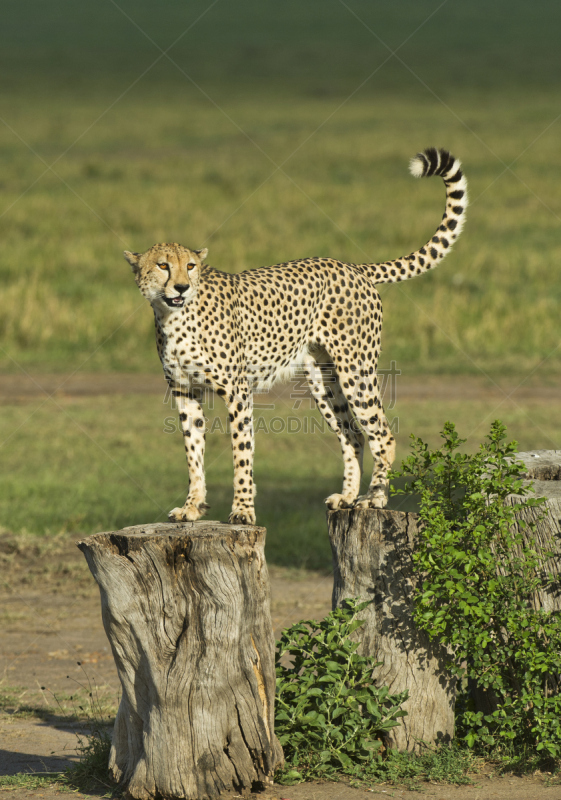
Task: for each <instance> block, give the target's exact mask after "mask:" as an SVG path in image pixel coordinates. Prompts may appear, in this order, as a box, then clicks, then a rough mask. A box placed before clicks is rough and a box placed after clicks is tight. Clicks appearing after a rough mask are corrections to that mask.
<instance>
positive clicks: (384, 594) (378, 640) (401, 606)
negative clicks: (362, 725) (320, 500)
mask: <svg viewBox="0 0 561 800" xmlns="http://www.w3.org/2000/svg"><path fill="white" fill-rule="evenodd" d="M517 458H519V459H520V460H522V461H523V462H524V463H525V464H526V466H527V472H526V476H527V478H528V482H530V481H531V482H532V483H533V485H534V490H533V491H534V494H535V495H536V496H537V497H545V498H546V501H547V502H546V504H545V512H546V513H545V516H544V518H543V519H540V517H542V515H543V513H544V507H543V506H541V507H539V506H538V507H537V508H528V509H521V510H520V511H519V512H518V514H517V518H518V520H520V521H521V520H524V521H526V522H534V523H536V529H535V531H534V532H533V534H531V535H532V537H533V538H534V540H535V541H536V542H537V544H538V546H539V547H540V548H543V549H545V550H549V551H552V552H553V553H554V555H553V557H552V558H550V559H549V560H548V561H547V562H546V564H544V567H543V572H544V580H543V586H542V588H541V589H539V590H538V591H537V592H536V593H535V595H534V598H533V604H534V607H535V608H544V609H545V610H547V611H561V451H560V450H533V451H530V452H525V453H518V454H517ZM521 500H522V498H521V497H520V496H519V495H509V496H508V497H507V499H506V502H507V503H508V504H509V505H511V506H515V505H518V504H519V503H520V501H521ZM417 522H418V516H417V514H413V513H403V512H400V511H388V510H386V509H369V510H354V511H353V510H345V511H333V512H329V513H328V528H329V536H330V540H331V548H332V551H333V562H334V586H333V607H334V608H335V607H337V606H340V605H342V604H343V602H344V600H346V599H348V598H354V597H359V598H362V599H364V600H373V601H374V602H373V603H372V604H371V605H370V606H368V608H367V609H365V611H364V612H363V614H362V616H363V619H365V625H364V626H363V627H362V628H359V629H358V631H357V632H356V636H357V638H358V639H359V640H360V642H361V646H360V652H361V653H363V654H364V655H368V656H370V657H372V658H374V659H376V661H381V662H383V664H382V666H380V667H378V668H376V670H375V671H374V678H375V680H376V681H377V682H378V683H379V684H380V685H386V686H388V687H389V689H390V691H391V692H392V693H394V692H400V691H403V690H404V689H407V690H408V691H409V695H410V696H409V700H407V701H406V703H405V704H404V708H405V710H406V711H407V712H408V716H406V717H404V718H403V724H402V725H401V726H400V727H398V728H394V729H393V731H392V732H391V733H390V735H389V737H388V738H389V744H390V745H391V746H392V747H396V748H398V749H399V750H415V749H416V747H417V742H418V741H420V740H422V741H426V742H436V741H440V740H444V741H447V740H449V739H450V738H452V737H453V735H454V700H455V682H454V679H453V678H452V677H451V676H450V674H449V673H448V672H447V671H446V668H445V663H446V650H445V649H444V648H442V647H439V645H437V644H436V643H434V642H430V640H429V639H428V637H427V636H426V635H425V634H424V633H423V632H422V631H419V630H418V629H417V628H416V626H415V625H414V623H413V610H414V609H413V592H414V589H415V578H414V575H413V570H412V562H411V555H412V552H413V549H414V547H415V537H416V534H417ZM521 533H522V537H523V539H528V538H529V536H530V532H529V531H527V530H524V529H522V530H521ZM529 544H530V542H529V541H528V545H529ZM497 569H499V570H500V569H501V566H500V564H497ZM545 573H549V574H550V575H554V576H559V580H557V581H554V582H553V583H550V582H548V581H547V580H546V577H545ZM472 694H473V698H474V700H475V703H476V708H479V709H481V710H483V711H485V712H486V713H488V712H489V711H491V710H493V708H494V705H493V702H492V700H493V699H492V697H490V696H489V693H486V692H482V691H480V690H478V689H477V688H476V687H474V688H472Z"/></svg>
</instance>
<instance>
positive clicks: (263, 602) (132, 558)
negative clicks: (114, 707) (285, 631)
mask: <svg viewBox="0 0 561 800" xmlns="http://www.w3.org/2000/svg"><path fill="white" fill-rule="evenodd" d="M264 542H265V529H264V528H257V527H254V526H243V525H226V524H222V523H219V522H187V523H179V524H155V525H144V526H143V525H139V526H135V527H131V528H125V529H124V530H121V531H116V532H109V533H99V534H96V535H94V536H89V537H88V538H87V539H85V540H84V541H82V542H80V543H79V544H78V547H80V549H81V550H82V551H83V553H84V555H85V556H86V559H87V561H88V565H89V567H90V570H91V571H92V574H93V576H94V578H95V580H96V581H97V583H98V584H99V589H100V593H101V606H102V616H103V624H104V626H105V631H106V633H107V636H108V639H109V642H110V644H111V648H112V650H113V655H114V657H115V663H116V665H117V670H118V673H119V678H120V680H121V684H122V688H123V695H122V699H121V704H120V706H119V711H118V713H117V718H116V721H115V731H114V734H113V744H112V747H111V756H110V763H109V767H110V771H111V773H112V774H113V776H114V777H115V779H116V780H118V781H122V783H123V784H124V786H125V787H126V791H127V793H128V795H129V796H130V797H134V798H142V800H145V799H146V800H147V799H148V798H155V797H165V798H189V800H206V799H207V798H215V797H217V796H219V795H220V794H222V793H225V792H231V791H233V790H236V791H237V792H242V791H245V790H251V788H252V787H254V786H255V785H259V784H265V783H268V782H270V780H271V778H272V775H273V773H274V770H275V769H276V767H277V766H279V765H280V764H281V763H282V750H281V747H280V745H279V743H278V740H277V739H276V737H275V735H274V699H275V666H274V638H273V632H272V626H271V618H270V612H269V580H268V574H267V567H266V564H265V558H264V553H263V548H264Z"/></svg>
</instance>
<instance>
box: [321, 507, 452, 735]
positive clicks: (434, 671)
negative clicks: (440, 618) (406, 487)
mask: <svg viewBox="0 0 561 800" xmlns="http://www.w3.org/2000/svg"><path fill="white" fill-rule="evenodd" d="M327 519H328V527H329V537H330V540H331V547H332V550H333V562H334V583H333V608H336V607H339V606H341V605H343V603H344V601H345V600H346V599H350V598H360V599H362V600H372V601H373V602H372V603H371V605H369V606H368V607H367V608H366V609H365V610H364V611H363V612H362V614H361V617H362V618H363V619H364V620H365V623H364V625H363V626H362V627H361V628H359V629H358V630H357V632H356V634H355V635H356V636H357V638H358V639H359V640H360V643H361V645H360V649H359V652H361V653H362V654H363V655H368V656H371V657H372V658H373V660H374V661H376V662H382V664H381V665H380V666H378V667H376V668H375V669H374V673H373V674H374V679H375V680H376V682H377V683H378V684H379V685H380V686H387V687H388V688H389V690H390V692H391V693H392V694H396V693H397V692H402V691H404V690H405V689H407V691H408V692H409V698H408V700H406V701H405V703H404V705H403V708H404V709H405V710H406V711H407V714H408V715H407V716H406V717H403V718H402V722H401V724H400V725H399V726H398V727H396V728H393V729H392V730H391V732H390V733H389V734H388V737H387V739H388V744H389V746H391V747H394V748H397V749H399V750H416V749H418V747H419V742H420V741H423V742H430V743H434V742H437V741H441V740H442V741H448V740H450V739H451V738H452V737H453V735H454V697H455V682H454V679H453V678H452V677H451V676H450V674H449V673H447V671H446V669H445V656H446V651H445V649H444V648H442V647H441V646H439V645H438V644H437V643H435V642H430V641H429V639H428V637H427V636H426V635H425V634H424V633H423V632H422V631H419V630H418V629H417V627H416V626H415V624H414V623H413V592H414V588H415V580H414V576H413V570H412V566H411V554H412V550H413V547H414V543H415V537H416V534H417V514H413V513H404V512H402V511H388V510H386V509H355V510H352V509H350V510H341V511H332V512H329V513H328V516H327Z"/></svg>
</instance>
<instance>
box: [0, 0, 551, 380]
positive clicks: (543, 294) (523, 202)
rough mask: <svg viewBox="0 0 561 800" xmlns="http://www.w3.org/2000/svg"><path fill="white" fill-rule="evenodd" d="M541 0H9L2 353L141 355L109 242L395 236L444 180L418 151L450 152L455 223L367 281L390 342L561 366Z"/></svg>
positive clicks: (289, 241) (289, 252)
mask: <svg viewBox="0 0 561 800" xmlns="http://www.w3.org/2000/svg"><path fill="white" fill-rule="evenodd" d="M539 5H540V6H543V8H542V9H541V10H542V13H541V14H538V13H537V12H536V13H534V12H532V13H530V10H529V9H527V8H526V5H525V4H524V3H521V2H519V3H514V4H513V3H509V4H508V5H507V4H506V2H505V1H504V0H500V2H498V3H495V4H493V6H492V8H489V7H488V4H487V5H486V4H483V3H482V2H481V0H473V2H470V3H469V4H459V3H452V2H449V3H445V4H443V5H442V8H440V7H439V6H438V4H431V3H429V2H428V1H427V0H422V2H415V3H413V0H407V1H405V0H403V1H402V2H400V3H397V4H395V5H393V4H392V8H386V6H385V5H383V4H371V3H366V2H353V3H351V4H350V5H345V4H344V3H342V2H331V0H330V2H328V3H325V4H321V6H320V4H319V3H317V2H312V3H309V4H297V3H295V2H294V0H291V2H287V3H284V4H282V7H281V6H277V5H275V4H273V3H272V2H259V3H257V2H248V0H244V1H243V2H241V3H239V4H236V8H235V10H234V7H233V6H232V5H231V4H226V3H223V2H218V3H215V4H210V3H203V2H195V3H190V4H189V5H188V6H186V5H185V4H184V3H179V2H175V1H174V2H169V1H168V2H166V3H164V4H163V5H162V7H161V8H160V7H159V8H158V10H156V9H155V8H154V7H153V6H152V5H151V4H149V3H148V2H147V1H146V0H142V2H135V3H132V2H127V3H125V4H122V3H120V4H117V3H109V4H108V5H107V7H106V8H105V9H104V10H101V11H99V13H98V12H96V13H93V11H92V8H89V7H88V6H87V5H86V4H79V5H76V4H72V3H70V2H69V0H67V1H66V2H61V0H57V2H55V3H53V4H48V5H47V4H44V3H39V2H38V0H27V2H23V3H22V4H18V6H17V7H16V5H15V4H14V5H13V6H12V8H11V9H10V12H9V13H8V14H7V18H6V21H5V23H6V24H5V26H4V27H3V33H2V34H1V36H2V37H3V39H2V42H3V48H2V50H1V55H0V67H2V70H3V75H4V77H5V79H6V80H5V84H6V91H5V93H4V96H3V99H2V111H1V117H2V121H3V123H4V124H3V125H2V126H0V235H1V241H2V244H3V246H2V248H1V252H0V277H1V279H2V281H3V283H4V291H3V292H2V297H1V299H0V336H1V339H2V351H0V368H1V369H3V370H4V371H6V370H8V371H16V370H17V369H19V366H18V365H21V366H22V367H24V368H25V369H31V370H43V371H57V370H74V369H80V368H86V369H88V370H95V369H118V370H149V369H158V365H157V360H156V356H155V351H154V346H153V342H152V321H151V311H150V309H149V308H148V307H147V305H146V304H145V303H143V301H142V298H141V297H140V295H139V294H138V292H137V290H136V289H135V287H134V284H133V281H132V277H131V275H130V270H129V267H128V266H127V264H126V263H125V261H124V260H123V259H122V255H121V251H122V250H123V249H125V248H127V249H132V250H137V251H138V250H142V249H144V248H146V247H148V246H150V245H151V244H153V243H154V242H155V241H162V240H168V241H169V240H172V241H173V240H177V241H181V242H183V243H186V244H188V245H191V246H193V247H202V246H203V245H205V246H209V248H210V255H209V262H210V263H211V264H213V265H214V266H217V267H219V268H221V269H224V270H226V271H234V272H235V271H239V270H242V269H245V268H247V267H253V266H259V265H261V264H270V263H277V262H280V261H284V260H287V259H291V258H299V257H303V256H310V255H336V256H337V257H338V258H341V259H345V260H349V261H355V262H356V261H364V260H368V261H372V260H383V259H386V258H388V257H395V256H398V255H400V254H402V253H405V252H409V251H410V250H411V249H413V248H416V247H417V246H420V245H421V244H422V243H423V242H424V241H425V240H426V239H427V238H428V237H429V236H430V235H432V233H433V231H434V229H435V227H436V225H437V223H438V221H439V219H440V215H441V213H442V208H443V187H442V185H441V183H440V182H439V181H430V182H428V181H423V182H415V181H414V180H413V179H412V178H411V177H410V176H409V175H408V172H407V162H408V159H409V158H410V157H411V156H412V155H413V154H414V153H415V152H416V151H417V150H418V149H419V148H422V147H425V146H427V145H429V144H435V145H439V146H446V147H449V148H450V149H451V150H452V151H453V152H454V153H455V154H457V155H458V156H460V157H461V158H462V159H463V161H464V164H465V169H466V173H467V175H468V178H469V180H470V187H471V198H472V207H471V209H470V211H469V216H468V225H467V229H466V231H465V233H464V235H463V237H462V239H461V241H460V243H459V244H458V245H457V247H456V249H455V252H454V253H453V254H452V255H451V256H450V257H449V258H448V259H447V261H446V262H445V264H443V266H442V268H439V269H438V270H437V271H436V272H435V273H434V274H430V275H428V276H424V277H423V278H422V280H418V281H413V282H411V283H407V284H404V285H402V286H399V287H397V286H393V287H388V288H386V289H384V292H383V295H384V303H385V317H386V321H385V327H384V340H383V343H384V348H385V353H386V354H387V357H388V358H391V359H395V360H397V361H398V362H399V364H400V367H401V368H402V369H404V370H407V371H408V372H409V373H412V372H418V373H419V372H427V371H428V372H433V373H434V372H456V373H462V372H464V373H465V372H472V373H476V372H478V371H480V370H485V371H486V372H489V373H508V374H517V375H526V374H527V373H528V372H530V371H532V370H535V369H536V368H537V369H538V372H539V374H540V376H541V379H542V380H545V379H546V378H547V376H548V375H550V374H552V373H555V374H559V372H560V370H561V350H560V349H559V347H558V345H559V324H558V308H559V300H560V296H561V288H560V284H559V281H557V280H556V279H555V265H556V264H557V262H558V261H559V258H560V256H561V252H560V250H561V244H560V239H559V235H558V232H559V221H560V218H561V200H560V197H559V192H558V183H559V166H558V164H559V159H558V144H557V143H558V134H559V122H558V117H559V111H560V107H561V92H560V90H559V77H561V67H560V66H559V63H558V59H557V57H556V52H557V51H556V48H557V43H556V40H555V30H556V24H557V21H559V17H560V15H561V11H560V9H559V7H558V6H557V5H555V4H554V3H552V2H549V3H546V2H542V3H540V4H539ZM201 15H202V16H201ZM199 17H200V19H199ZM197 20H198V21H197ZM189 26H191V27H190V28H189ZM187 28H189V30H187V32H186V33H185V36H183V38H181V39H180V40H179V41H178V42H177V44H176V45H175V46H173V47H172V48H171V50H170V52H169V53H168V54H167V55H162V48H163V49H164V50H165V48H167V47H168V46H169V45H171V44H172V43H173V42H174V41H175V40H176V39H177V38H178V37H179V36H180V34H181V33H182V32H183V31H185V30H186V29H187ZM143 31H144V33H143ZM385 43H386V44H385ZM402 43H404V44H403V47H401V49H399V51H398V52H397V54H396V56H392V55H391V53H390V50H388V47H389V48H390V49H395V48H397V47H399V45H401V44H402ZM168 56H169V58H168ZM169 59H171V60H169ZM155 62H157V63H155ZM510 165H512V167H511V168H510V169H509V167H510ZM384 357H386V356H384Z"/></svg>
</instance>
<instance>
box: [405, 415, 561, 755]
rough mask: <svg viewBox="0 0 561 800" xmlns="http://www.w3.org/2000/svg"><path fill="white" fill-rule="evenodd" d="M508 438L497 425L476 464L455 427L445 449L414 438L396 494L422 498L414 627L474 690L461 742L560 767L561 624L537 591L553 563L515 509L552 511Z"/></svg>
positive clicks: (462, 720) (463, 704) (463, 716)
mask: <svg viewBox="0 0 561 800" xmlns="http://www.w3.org/2000/svg"><path fill="white" fill-rule="evenodd" d="M505 432H506V429H505V427H504V425H502V423H500V422H498V421H497V422H494V423H493V424H492V426H491V431H490V433H489V435H488V436H487V437H486V440H485V442H484V443H483V444H482V445H481V446H480V448H479V450H478V451H477V452H476V453H475V454H473V455H468V454H465V453H460V452H458V449H459V447H460V446H461V445H462V444H463V443H464V441H465V440H463V439H460V438H459V437H458V434H457V433H456V430H455V427H454V425H453V424H452V423H449V422H448V423H446V425H445V426H444V429H443V431H442V434H441V435H442V438H443V440H444V444H443V445H442V447H441V448H440V449H437V450H434V451H431V450H429V448H428V445H427V444H425V442H423V441H422V440H421V439H419V438H416V437H414V436H413V437H412V439H413V442H412V445H411V447H412V454H411V455H410V456H409V457H408V458H407V459H406V460H405V461H404V462H403V464H402V468H401V470H400V471H398V472H394V473H393V477H397V476H409V477H410V478H411V481H410V482H409V483H408V484H407V485H406V487H405V489H403V490H400V491H399V492H398V491H396V493H403V492H413V493H415V494H418V495H420V497H421V512H420V517H421V520H422V523H423V525H422V530H421V533H420V536H419V542H418V548H417V549H416V552H415V554H414V561H415V564H416V570H417V572H418V574H419V575H420V576H422V579H421V581H420V583H419V587H418V590H417V593H416V622H417V624H418V625H419V626H420V627H421V628H423V629H424V630H425V631H427V632H428V634H429V636H430V637H431V638H436V639H438V640H439V641H440V642H442V643H443V644H444V645H446V646H447V647H448V648H449V651H450V654H451V655H450V665H449V666H450V669H451V671H452V672H453V673H454V674H455V675H457V676H458V678H459V679H460V681H461V683H460V685H461V686H462V687H463V689H464V695H463V696H460V698H459V702H458V706H457V735H458V737H459V738H460V739H462V740H463V741H465V742H466V743H467V744H468V745H469V746H470V747H473V746H477V747H478V748H479V749H481V750H483V751H487V752H488V751H489V750H491V749H494V750H495V752H497V750H500V749H501V748H502V749H503V751H505V752H506V751H507V750H512V745H513V744H514V745H515V747H516V748H517V749H518V748H526V749H527V748H530V750H533V751H534V752H536V751H537V752H538V753H540V752H541V753H542V755H549V756H553V757H559V756H561V694H560V692H559V689H560V684H559V653H560V651H561V619H560V615H559V613H557V612H553V613H547V612H546V611H544V610H543V609H537V610H535V609H534V608H533V606H532V596H533V594H534V592H535V590H536V589H537V588H538V587H540V586H542V585H543V582H544V580H545V581H548V580H552V578H551V577H550V576H548V575H547V574H546V573H545V567H544V565H545V562H546V560H547V559H548V558H549V557H551V555H552V554H551V553H549V552H547V551H545V550H544V549H543V548H540V547H538V546H537V544H536V542H535V539H534V536H533V528H534V527H535V526H534V525H533V524H532V525H529V524H527V523H524V522H523V521H522V520H520V519H517V520H516V522H517V525H515V515H516V512H517V510H519V509H522V508H529V507H535V506H540V504H541V503H543V502H544V500H543V498H540V499H538V498H535V497H528V496H527V495H528V492H529V489H528V488H527V487H524V485H523V478H522V476H523V473H524V471H525V467H524V465H523V464H522V463H521V462H520V461H517V460H516V458H515V453H516V442H510V443H506V441H505ZM508 494H518V495H523V496H524V499H523V500H522V501H521V503H520V505H518V506H517V507H516V508H513V507H511V506H508V505H505V503H504V500H505V498H506V496H507V495H508ZM538 516H539V515H538ZM544 575H545V577H544ZM468 685H469V688H470V689H472V690H473V687H476V689H477V690H478V691H479V692H480V693H481V692H483V693H484V694H485V697H486V701H487V703H486V705H487V706H488V709H487V713H486V712H484V711H481V710H478V709H477V708H476V706H475V704H474V702H473V696H474V695H473V691H472V692H471V693H469V694H468V693H467V687H468ZM480 696H481V694H480Z"/></svg>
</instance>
